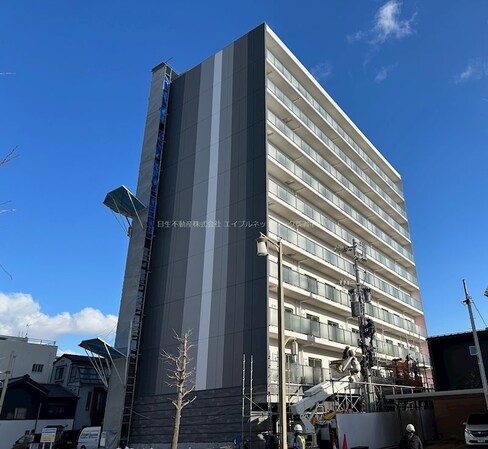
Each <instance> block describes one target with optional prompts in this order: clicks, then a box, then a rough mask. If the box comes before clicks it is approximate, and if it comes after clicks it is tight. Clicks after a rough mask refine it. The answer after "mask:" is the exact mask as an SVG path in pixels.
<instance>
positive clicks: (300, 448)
mask: <svg viewBox="0 0 488 449" xmlns="http://www.w3.org/2000/svg"><path fill="white" fill-rule="evenodd" d="M293 431H294V432H295V438H294V439H293V449H305V438H304V436H303V435H302V432H303V428H302V426H301V424H295V427H294V428H293Z"/></svg>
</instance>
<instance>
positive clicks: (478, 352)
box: [463, 279, 488, 410]
mask: <svg viewBox="0 0 488 449" xmlns="http://www.w3.org/2000/svg"><path fill="white" fill-rule="evenodd" d="M463 286H464V296H465V297H466V299H465V300H464V301H463V303H464V304H466V305H467V306H468V312H469V319H470V320H471V329H473V339H474V345H475V346H476V357H477V358H478V366H479V369H480V377H481V384H482V385H483V393H484V395H485V402H486V409H487V410H488V383H487V381H486V373H485V365H484V364H483V356H482V354H481V347H480V341H479V340H478V332H476V326H475V324H474V318H473V311H472V309H471V297H470V296H469V294H468V287H467V285H466V280H465V279H463Z"/></svg>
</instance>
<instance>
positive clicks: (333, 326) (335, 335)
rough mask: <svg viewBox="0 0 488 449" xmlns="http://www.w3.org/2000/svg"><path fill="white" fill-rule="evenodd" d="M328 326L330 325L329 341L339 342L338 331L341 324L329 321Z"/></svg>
mask: <svg viewBox="0 0 488 449" xmlns="http://www.w3.org/2000/svg"><path fill="white" fill-rule="evenodd" d="M327 324H328V325H329V326H328V327H329V340H332V341H337V339H338V333H337V330H338V328H339V323H336V322H335V321H328V322H327Z"/></svg>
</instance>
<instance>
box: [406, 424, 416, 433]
mask: <svg viewBox="0 0 488 449" xmlns="http://www.w3.org/2000/svg"><path fill="white" fill-rule="evenodd" d="M406 430H407V432H415V427H414V426H413V424H407V427H406Z"/></svg>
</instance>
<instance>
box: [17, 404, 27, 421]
mask: <svg viewBox="0 0 488 449" xmlns="http://www.w3.org/2000/svg"><path fill="white" fill-rule="evenodd" d="M26 417H27V409H26V408H21V407H19V408H16V409H15V410H14V419H26Z"/></svg>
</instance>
